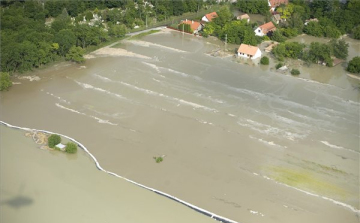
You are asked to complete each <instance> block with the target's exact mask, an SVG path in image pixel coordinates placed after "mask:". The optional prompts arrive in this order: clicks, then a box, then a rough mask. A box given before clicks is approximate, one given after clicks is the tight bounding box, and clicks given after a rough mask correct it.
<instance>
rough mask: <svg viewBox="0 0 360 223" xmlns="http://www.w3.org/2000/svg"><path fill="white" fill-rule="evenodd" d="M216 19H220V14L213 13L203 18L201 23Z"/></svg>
mask: <svg viewBox="0 0 360 223" xmlns="http://www.w3.org/2000/svg"><path fill="white" fill-rule="evenodd" d="M216 17H218V14H217V13H216V12H211V13H209V14H206V15H204V16H203V17H202V19H201V21H203V22H211V21H212V20H213V19H214V18H216Z"/></svg>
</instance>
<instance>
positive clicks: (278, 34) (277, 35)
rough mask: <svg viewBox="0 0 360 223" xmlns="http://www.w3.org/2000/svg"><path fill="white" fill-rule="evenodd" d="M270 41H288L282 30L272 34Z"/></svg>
mask: <svg viewBox="0 0 360 223" xmlns="http://www.w3.org/2000/svg"><path fill="white" fill-rule="evenodd" d="M270 39H271V40H274V41H276V42H284V41H285V40H286V37H285V36H283V35H282V33H281V31H280V30H276V31H275V32H273V33H272V34H271V36H270Z"/></svg>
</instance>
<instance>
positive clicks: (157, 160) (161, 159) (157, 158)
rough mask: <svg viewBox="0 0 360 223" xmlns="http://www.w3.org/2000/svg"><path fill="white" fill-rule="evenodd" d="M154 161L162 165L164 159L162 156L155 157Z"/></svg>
mask: <svg viewBox="0 0 360 223" xmlns="http://www.w3.org/2000/svg"><path fill="white" fill-rule="evenodd" d="M154 160H155V162H156V163H161V162H162V161H163V160H164V159H163V158H162V157H161V156H159V157H156V156H155V157H154Z"/></svg>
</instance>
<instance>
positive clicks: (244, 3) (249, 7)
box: [236, 0, 269, 15]
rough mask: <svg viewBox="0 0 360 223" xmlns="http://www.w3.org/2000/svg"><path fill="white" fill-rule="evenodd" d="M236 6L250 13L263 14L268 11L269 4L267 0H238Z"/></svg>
mask: <svg viewBox="0 0 360 223" xmlns="http://www.w3.org/2000/svg"><path fill="white" fill-rule="evenodd" d="M236 6H237V7H238V8H239V10H240V11H242V12H246V13H252V14H262V15H265V14H266V13H267V12H268V11H269V5H268V1H267V0H256V1H249V0H238V1H237V3H236Z"/></svg>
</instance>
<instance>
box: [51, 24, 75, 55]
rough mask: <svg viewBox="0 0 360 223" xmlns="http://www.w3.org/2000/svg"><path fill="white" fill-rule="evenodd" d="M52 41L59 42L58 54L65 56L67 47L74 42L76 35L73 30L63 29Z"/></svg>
mask: <svg viewBox="0 0 360 223" xmlns="http://www.w3.org/2000/svg"><path fill="white" fill-rule="evenodd" d="M54 41H55V43H58V44H59V50H58V52H59V54H60V55H61V56H65V55H66V54H67V53H68V51H69V49H70V48H71V47H72V46H73V45H75V44H76V36H75V34H74V32H73V31H71V30H69V29H63V30H61V31H60V32H58V33H57V34H56V35H55V38H54Z"/></svg>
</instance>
